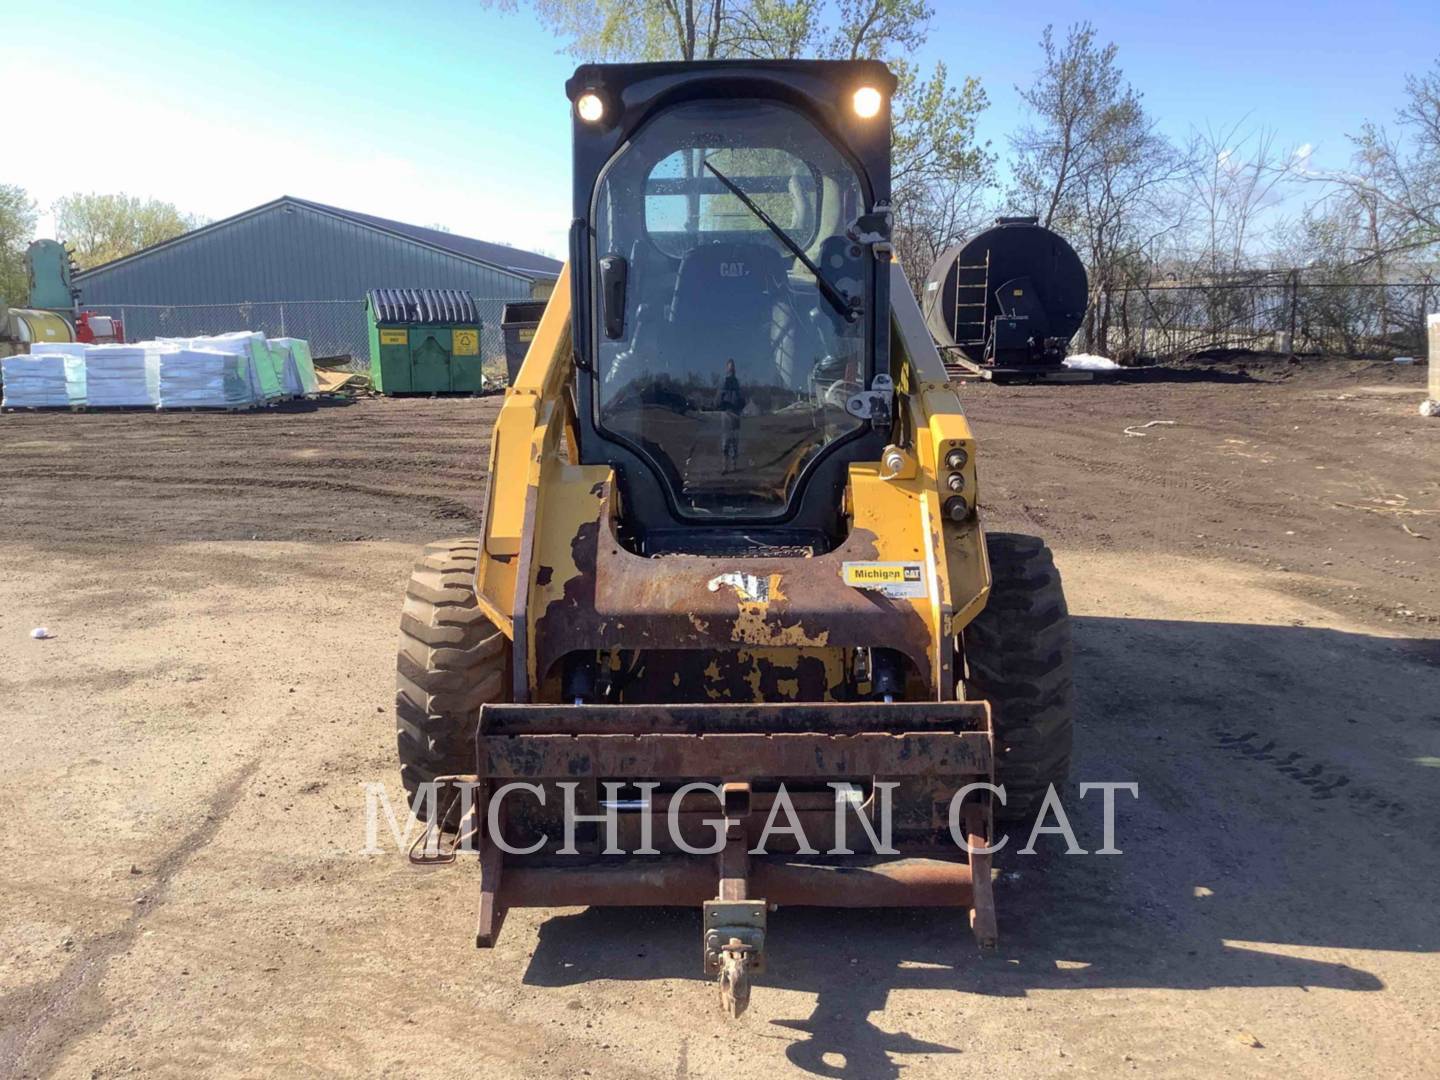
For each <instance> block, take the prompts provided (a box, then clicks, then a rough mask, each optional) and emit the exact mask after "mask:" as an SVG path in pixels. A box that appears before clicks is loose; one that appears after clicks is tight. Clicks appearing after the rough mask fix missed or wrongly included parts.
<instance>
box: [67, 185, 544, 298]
mask: <svg viewBox="0 0 1440 1080" xmlns="http://www.w3.org/2000/svg"><path fill="white" fill-rule="evenodd" d="M287 205H289V206H301V207H305V208H306V209H308V210H314V211H317V212H319V213H322V214H329V215H330V216H332V217H337V218H341V219H342V220H345V221H350V222H353V223H354V224H356V225H360V226H362V227H364V228H367V229H375V230H376V231H377V232H383V233H388V234H389V235H391V236H398V237H401V238H402V239H405V240H410V241H413V242H414V243H417V244H423V245H424V246H426V247H431V248H437V249H439V250H440V251H445V252H448V253H449V254H451V255H455V256H458V257H459V258H462V259H468V260H470V261H471V262H476V263H481V264H482V265H485V266H490V267H493V268H495V269H497V270H503V271H505V272H506V273H510V274H515V275H517V276H519V277H524V278H530V279H532V280H537V279H538V280H549V279H551V278H555V277H558V276H559V274H560V266H561V264H560V262H559V260H557V259H552V258H550V257H549V256H548V255H539V254H536V253H535V252H533V251H524V250H522V249H520V248H515V247H510V246H509V245H508V244H495V243H491V242H490V241H488V240H476V239H473V238H472V237H468V236H456V235H455V234H454V233H448V232H445V231H444V230H443V229H428V228H425V227H424V226H422V225H407V224H406V223H405V222H403V221H393V220H391V219H390V218H382V217H376V216H375V215H373V214H361V213H358V212H357V211H354V210H342V209H341V208H340V207H338V206H327V205H325V204H324V203H317V202H311V201H310V200H309V199H299V198H296V197H295V196H293V195H282V196H280V198H278V199H274V200H272V201H271V202H268V203H263V204H261V205H260V206H256V207H252V208H251V209H249V210H244V211H242V212H240V213H238V214H232V215H231V216H230V217H227V218H221V219H220V220H219V221H212V222H210V223H209V224H208V225H202V226H200V228H198V229H192V230H191V231H190V232H187V233H182V234H181V235H180V236H176V237H174V238H172V239H170V240H166V241H164V242H162V243H159V244H152V245H151V246H150V247H147V248H142V249H141V250H140V251H136V252H133V253H131V254H129V255H126V256H125V257H124V258H120V259H115V260H112V261H111V262H108V263H102V264H100V265H99V266H92V267H90V268H89V269H87V270H83V271H81V272H80V273H79V274H76V275H75V277H76V280H77V281H79V280H83V279H84V278H86V277H88V276H89V275H91V274H96V273H99V272H100V271H102V270H108V269H110V268H111V267H114V266H118V265H120V264H121V263H124V262H129V261H130V260H132V259H138V258H142V257H143V256H145V255H148V254H150V253H151V252H154V251H159V250H161V249H162V248H167V247H171V246H173V245H175V244H183V243H184V242H185V241H186V240H188V239H189V238H190V237H192V236H196V235H198V234H200V233H206V232H211V231H213V230H215V229H219V228H222V227H223V226H225V225H228V224H230V223H231V222H234V221H239V220H240V219H242V218H247V217H253V216H254V215H256V214H259V213H262V212H264V211H266V210H272V209H276V208H280V207H284V206H287Z"/></svg>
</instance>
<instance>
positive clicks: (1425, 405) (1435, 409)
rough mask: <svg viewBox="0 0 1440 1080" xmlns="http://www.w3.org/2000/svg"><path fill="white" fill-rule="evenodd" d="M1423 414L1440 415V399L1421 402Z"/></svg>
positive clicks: (1421, 413)
mask: <svg viewBox="0 0 1440 1080" xmlns="http://www.w3.org/2000/svg"><path fill="white" fill-rule="evenodd" d="M1420 415H1421V416H1440V401H1422V402H1420Z"/></svg>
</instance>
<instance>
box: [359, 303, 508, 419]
mask: <svg viewBox="0 0 1440 1080" xmlns="http://www.w3.org/2000/svg"><path fill="white" fill-rule="evenodd" d="M365 314H366V317H367V318H368V320H369V323H370V381H371V384H372V385H373V386H374V387H375V389H376V390H378V391H380V393H382V394H478V393H480V391H481V390H482V389H483V388H484V380H483V379H482V377H481V374H480V360H481V357H480V329H481V327H480V315H479V312H478V310H477V309H476V306H475V298H474V297H472V296H471V295H470V294H469V293H468V292H465V291H464V290H462V289H373V290H371V292H370V295H369V296H368V297H366V299H365Z"/></svg>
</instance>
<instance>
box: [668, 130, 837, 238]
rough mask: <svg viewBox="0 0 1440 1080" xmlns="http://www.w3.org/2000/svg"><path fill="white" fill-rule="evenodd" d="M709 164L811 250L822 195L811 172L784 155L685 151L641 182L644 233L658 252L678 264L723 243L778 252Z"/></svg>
mask: <svg viewBox="0 0 1440 1080" xmlns="http://www.w3.org/2000/svg"><path fill="white" fill-rule="evenodd" d="M706 161H709V162H711V163H712V164H713V165H714V166H715V167H716V168H717V169H719V170H720V171H721V172H722V173H724V174H725V175H726V177H727V178H728V179H730V180H731V181H732V182H734V183H735V184H736V186H738V187H739V188H740V190H741V191H743V192H744V193H745V194H746V196H748V197H749V198H750V199H751V200H752V201H753V202H754V203H755V205H756V206H758V207H760V209H761V210H763V211H764V212H765V213H766V214H767V215H768V216H769V217H770V219H771V220H772V221H774V222H775V224H776V225H778V226H780V228H781V229H783V230H784V231H785V232H786V233H788V234H789V235H790V237H791V238H792V239H793V240H795V241H796V243H798V244H799V245H800V246H801V247H804V248H808V247H810V246H811V245H812V244H813V243H814V241H815V237H816V232H817V231H818V229H819V222H820V210H821V207H820V199H821V192H822V190H823V188H822V185H821V184H820V182H819V177H818V176H817V174H816V171H815V168H814V166H812V165H810V164H808V163H807V162H805V161H803V160H801V159H800V158H798V157H796V156H795V155H794V154H791V153H789V152H788V151H785V150H781V149H773V148H760V147H742V148H724V149H706V148H703V147H687V148H685V149H683V150H676V151H675V152H674V153H672V154H669V155H667V156H666V157H663V158H661V159H660V160H659V161H658V162H656V163H655V166H654V167H653V168H652V169H651V170H650V174H649V176H648V177H647V178H646V181H645V231H646V233H647V234H648V236H649V238H650V240H651V242H652V243H653V244H655V246H656V247H658V248H659V249H660V250H661V251H663V252H664V253H665V254H667V255H670V256H671V257H678V256H680V255H683V254H684V253H685V252H686V251H688V250H690V249H691V248H693V247H694V246H695V245H696V244H699V243H706V242H713V241H725V240H745V241H749V242H752V243H753V242H761V243H765V244H767V245H768V244H778V241H776V240H775V239H774V237H773V236H772V235H771V234H770V233H769V230H767V229H766V227H765V225H764V224H763V223H762V222H761V221H759V220H758V219H757V218H756V217H755V215H754V214H752V213H751V212H750V211H749V210H748V209H747V208H746V206H745V204H744V203H743V202H741V201H740V199H738V198H737V197H736V196H735V195H734V193H732V192H731V191H729V190H728V189H727V188H726V187H725V186H724V185H723V184H722V183H721V182H720V180H719V179H718V178H716V177H715V176H714V175H713V174H711V173H710V172H709V170H707V169H706V168H705V162H706Z"/></svg>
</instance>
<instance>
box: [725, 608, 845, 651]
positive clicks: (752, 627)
mask: <svg viewBox="0 0 1440 1080" xmlns="http://www.w3.org/2000/svg"><path fill="white" fill-rule="evenodd" d="M738 606H739V612H738V613H737V614H736V616H735V625H734V626H733V627H732V628H731V630H730V639H731V640H732V641H738V642H741V643H742V644H745V645H770V646H783V645H791V646H796V647H799V646H804V645H819V646H823V645H826V644H828V643H829V641H830V631H829V630H821V631H820V632H819V633H818V634H810V633H807V632H806V630H805V627H804V626H800V625H796V626H772V625H770V624H769V623H767V622H766V621H765V612H766V610H767V605H765V604H757V603H750V602H747V601H744V600H742V601H740V603H739V605H738Z"/></svg>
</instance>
